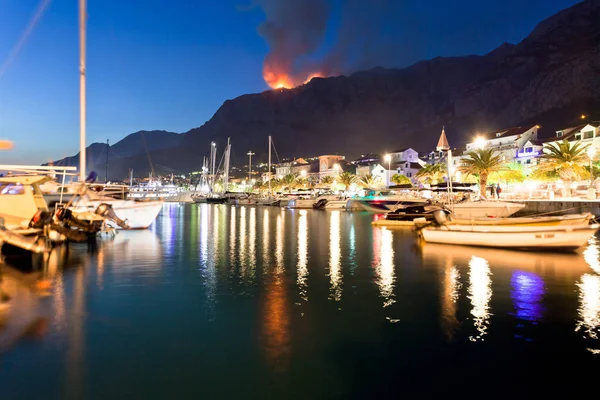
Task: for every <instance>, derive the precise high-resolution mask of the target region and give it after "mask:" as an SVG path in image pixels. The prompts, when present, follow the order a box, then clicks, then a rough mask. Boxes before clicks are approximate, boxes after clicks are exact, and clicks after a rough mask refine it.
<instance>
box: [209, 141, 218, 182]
mask: <svg viewBox="0 0 600 400" xmlns="http://www.w3.org/2000/svg"><path fill="white" fill-rule="evenodd" d="M210 150H211V151H210V153H211V162H212V166H211V182H210V191H211V192H212V191H213V189H214V187H215V163H216V162H217V144H216V143H215V142H212V144H211V148H210Z"/></svg>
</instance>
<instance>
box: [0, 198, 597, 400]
mask: <svg viewBox="0 0 600 400" xmlns="http://www.w3.org/2000/svg"><path fill="white" fill-rule="evenodd" d="M373 218H374V216H373V215H372V214H362V213H348V212H343V211H331V212H324V211H312V210H281V209H279V208H270V207H269V208H256V207H230V206H224V205H199V206H198V205H185V206H184V205H178V204H169V205H165V207H164V209H163V212H162V214H161V215H160V216H159V218H158V220H157V221H156V223H155V224H154V226H153V227H152V229H150V230H147V231H132V232H122V233H120V234H119V235H118V236H117V238H116V239H115V240H114V241H110V240H105V241H102V242H101V243H100V244H99V247H98V250H97V252H96V253H95V254H92V255H90V254H88V253H87V250H86V248H85V247H80V248H77V247H74V248H73V249H72V251H71V254H70V256H69V265H68V266H66V267H64V268H61V267H57V266H56V265H52V264H51V265H50V267H49V269H48V271H47V272H46V274H47V275H48V277H49V278H50V279H51V281H52V286H51V287H50V288H48V289H47V290H40V289H39V288H38V289H36V290H32V289H31V288H30V287H26V286H30V285H28V283H27V278H19V279H17V277H12V278H11V277H10V276H9V277H8V278H7V279H6V280H5V285H6V287H9V288H10V289H12V290H13V293H14V306H13V309H12V310H11V313H12V314H11V315H9V317H11V318H9V319H8V320H7V321H8V322H6V323H5V326H4V329H3V330H1V329H0V351H1V353H0V398H1V399H38V398H40V399H54V398H80V399H83V398H85V399H113V398H114V399H116V398H173V399H175V398H227V399H237V398H277V399H296V398H299V399H304V398H397V397H405V398H431V397H441V396H444V397H448V396H452V397H454V396H460V397H463V398H494V397H508V396H510V397H511V398H527V397H536V396H539V395H543V394H551V395H556V394H557V393H559V391H564V392H565V393H567V394H568V395H569V396H573V395H576V394H578V393H584V392H587V391H589V390H594V388H595V387H596V386H597V379H598V374H599V373H600V339H599V337H598V335H599V334H600V261H599V246H598V243H597V241H596V239H593V240H591V242H590V245H589V246H588V247H587V248H586V249H585V251H584V252H583V253H582V254H574V255H571V254H551V255H547V254H546V255H543V254H536V253H526V252H511V251H496V250H488V249H473V248H464V247H452V246H443V245H431V244H426V245H419V244H417V242H416V240H415V237H414V235H413V233H412V232H411V231H410V230H409V229H404V230H388V229H385V228H375V229H373V228H372V227H371V224H370V222H371V221H372V219H373ZM36 316H45V317H47V318H48V321H49V322H48V328H47V331H46V332H45V334H43V336H42V337H41V338H38V339H37V340H18V339H17V337H18V332H19V331H20V328H21V327H22V326H23V324H25V323H26V322H27V321H28V320H31V318H35V317H36Z"/></svg>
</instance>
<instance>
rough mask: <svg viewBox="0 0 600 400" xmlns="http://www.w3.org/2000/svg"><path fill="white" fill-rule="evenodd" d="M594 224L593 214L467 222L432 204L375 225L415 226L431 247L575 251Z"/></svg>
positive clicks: (485, 218)
mask: <svg viewBox="0 0 600 400" xmlns="http://www.w3.org/2000/svg"><path fill="white" fill-rule="evenodd" d="M595 222H596V221H595V219H594V216H593V215H592V214H591V213H584V214H569V215H556V216H529V217H510V216H507V217H497V216H479V217H468V218H465V217H464V216H461V215H460V214H458V215H457V214H456V213H455V212H454V210H453V207H451V206H450V207H448V206H447V205H443V204H435V203H429V204H425V205H411V206H404V207H399V208H398V209H396V210H394V211H393V212H390V213H388V214H387V215H385V216H384V217H383V218H380V219H377V220H375V221H373V225H374V226H386V227H406V226H412V227H414V230H415V231H416V232H417V234H418V236H419V237H420V238H422V239H423V240H424V241H425V242H429V243H439V244H452V245H466V246H483V247H495V248H507V249H545V250H567V251H573V250H577V249H579V248H580V247H582V246H584V245H586V244H587V243H588V241H589V240H590V238H591V237H592V236H594V235H595V234H596V232H597V231H598V229H600V225H599V224H597V223H595Z"/></svg>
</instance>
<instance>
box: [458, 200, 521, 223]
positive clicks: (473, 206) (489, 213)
mask: <svg viewBox="0 0 600 400" xmlns="http://www.w3.org/2000/svg"><path fill="white" fill-rule="evenodd" d="M525 206H526V204H524V203H513V202H510V201H497V200H474V201H471V200H467V201H464V202H461V203H455V204H452V205H450V206H449V207H450V208H451V209H452V214H453V215H454V216H455V217H456V218H463V219H464V218H467V219H471V218H485V217H495V218H505V217H510V216H511V215H513V214H515V213H517V212H518V211H520V210H522V209H523V208H525Z"/></svg>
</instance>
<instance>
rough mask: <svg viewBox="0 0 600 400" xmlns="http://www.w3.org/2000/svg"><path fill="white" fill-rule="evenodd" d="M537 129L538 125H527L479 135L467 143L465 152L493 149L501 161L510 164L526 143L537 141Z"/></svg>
mask: <svg viewBox="0 0 600 400" xmlns="http://www.w3.org/2000/svg"><path fill="white" fill-rule="evenodd" d="M538 129H539V126H538V125H527V126H523V127H521V126H519V127H515V128H509V129H502V130H499V131H494V132H489V133H485V134H479V135H477V136H476V137H475V139H474V140H473V141H472V142H471V143H467V146H466V151H467V152H470V151H475V150H477V149H493V150H494V151H495V152H496V153H497V154H499V155H500V157H502V160H503V161H505V162H512V161H514V160H515V159H516V158H517V154H518V153H519V152H520V151H521V150H523V148H524V147H525V145H526V144H527V142H529V141H536V140H538Z"/></svg>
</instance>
